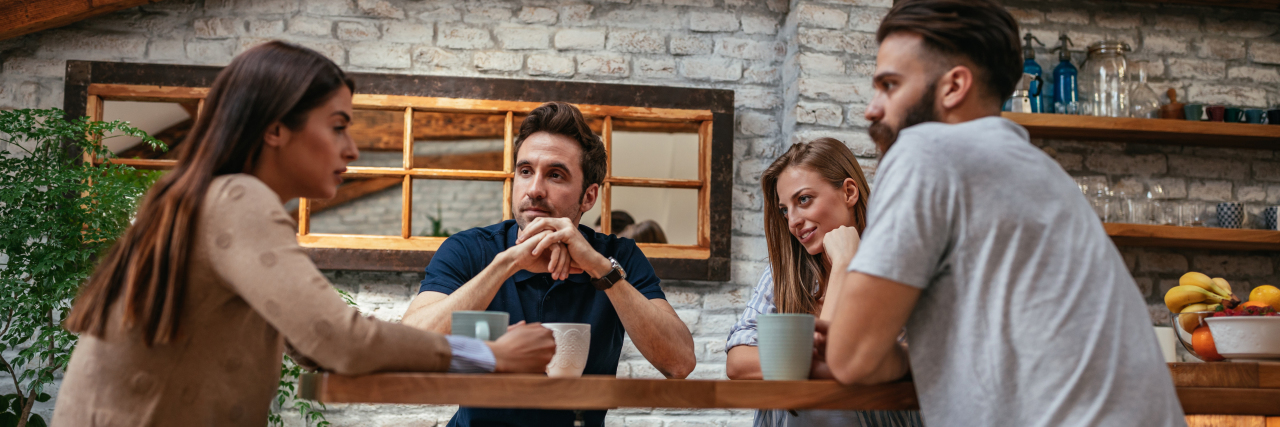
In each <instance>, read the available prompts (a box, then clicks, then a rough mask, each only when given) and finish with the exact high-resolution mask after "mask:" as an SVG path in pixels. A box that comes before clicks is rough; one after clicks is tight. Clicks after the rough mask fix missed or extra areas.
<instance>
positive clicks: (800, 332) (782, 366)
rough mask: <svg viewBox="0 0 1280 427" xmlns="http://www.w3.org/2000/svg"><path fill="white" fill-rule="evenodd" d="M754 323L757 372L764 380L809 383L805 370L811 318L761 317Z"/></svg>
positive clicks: (810, 357) (809, 358)
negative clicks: (757, 355) (756, 343)
mask: <svg viewBox="0 0 1280 427" xmlns="http://www.w3.org/2000/svg"><path fill="white" fill-rule="evenodd" d="M757 322H758V323H759V325H758V329H759V332H760V336H759V345H760V372H761V373H762V374H764V379H766V380H771V381H803V380H807V379H809V367H810V364H811V363H812V362H813V323H814V319H813V315H812V314H762V315H760V317H759V318H757Z"/></svg>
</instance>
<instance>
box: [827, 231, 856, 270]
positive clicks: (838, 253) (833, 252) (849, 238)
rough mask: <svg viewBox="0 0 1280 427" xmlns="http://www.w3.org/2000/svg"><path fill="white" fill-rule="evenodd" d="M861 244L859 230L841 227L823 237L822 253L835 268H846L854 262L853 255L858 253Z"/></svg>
mask: <svg viewBox="0 0 1280 427" xmlns="http://www.w3.org/2000/svg"><path fill="white" fill-rule="evenodd" d="M861 243H862V236H859V235H858V229H856V228H853V227H849V226H840V228H837V229H835V230H831V231H828V232H827V235H825V236H822V252H823V254H825V255H826V256H827V259H829V260H831V266H832V267H833V268H844V267H846V266H848V265H849V261H852V260H853V254H855V253H857V252H858V245H859V244H861Z"/></svg>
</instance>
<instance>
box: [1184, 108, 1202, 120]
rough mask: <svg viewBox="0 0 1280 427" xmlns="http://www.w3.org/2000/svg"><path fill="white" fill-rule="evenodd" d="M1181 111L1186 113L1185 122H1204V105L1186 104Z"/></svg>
mask: <svg viewBox="0 0 1280 427" xmlns="http://www.w3.org/2000/svg"><path fill="white" fill-rule="evenodd" d="M1182 111H1183V112H1185V113H1186V116H1187V120H1190V121H1193V122H1198V121H1203V120H1204V104H1187V105H1186V106H1185V107H1182Z"/></svg>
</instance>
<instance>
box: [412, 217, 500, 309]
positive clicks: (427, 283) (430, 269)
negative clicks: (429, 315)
mask: <svg viewBox="0 0 1280 427" xmlns="http://www.w3.org/2000/svg"><path fill="white" fill-rule="evenodd" d="M473 233H474V231H468V232H464V233H459V234H455V235H453V236H450V237H449V238H448V239H445V241H444V243H441V244H440V248H439V249H436V253H435V255H432V256H431V262H430V263H428V264H427V273H426V276H425V277H424V278H423V279H422V283H421V286H420V287H419V288H418V292H426V291H432V292H439V293H442V294H445V295H449V294H452V293H453V292H454V291H457V290H458V288H460V287H462V285H464V284H466V283H467V281H468V280H471V279H472V278H474V277H476V276H477V275H479V274H480V271H481V270H484V267H485V266H486V265H488V262H485V261H484V260H479V259H477V258H479V257H481V256H482V255H483V254H482V253H481V250H480V248H479V247H475V246H478V245H468V243H469V242H474V241H475V240H476V237H475V236H473V235H472V234H473ZM468 246H473V247H468Z"/></svg>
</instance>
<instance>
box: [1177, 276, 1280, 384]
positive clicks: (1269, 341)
mask: <svg viewBox="0 0 1280 427" xmlns="http://www.w3.org/2000/svg"><path fill="white" fill-rule="evenodd" d="M1165 305H1166V306H1167V307H1168V308H1169V311H1171V312H1172V320H1173V324H1174V330H1175V331H1177V335H1178V341H1179V342H1181V343H1182V346H1183V348H1185V349H1186V350H1187V351H1188V352H1190V353H1191V354H1193V355H1195V356H1196V357H1197V358H1199V359H1200V360H1204V361H1206V362H1213V361H1220V360H1225V359H1236V360H1240V359H1280V314H1277V309H1280V289H1277V288H1276V287H1275V286H1271V285H1262V286H1259V287H1257V288H1254V290H1253V291H1252V292H1250V294H1249V300H1248V302H1244V303H1242V302H1241V301H1240V299H1239V298H1238V297H1236V296H1235V295H1233V294H1232V291H1231V284H1230V283H1228V282H1227V281H1226V280H1224V279H1222V278H1220V277H1216V278H1210V277H1209V276H1206V275H1204V274H1201V273H1196V272H1191V273H1187V274H1185V275H1183V276H1182V278H1181V279H1180V280H1179V281H1178V286H1176V287H1174V288H1173V289H1170V290H1169V292H1168V293H1166V294H1165Z"/></svg>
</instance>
